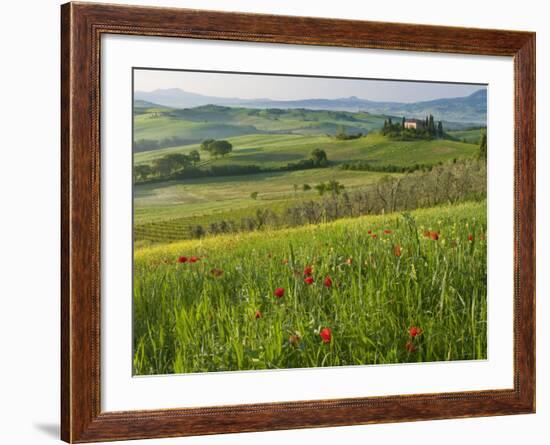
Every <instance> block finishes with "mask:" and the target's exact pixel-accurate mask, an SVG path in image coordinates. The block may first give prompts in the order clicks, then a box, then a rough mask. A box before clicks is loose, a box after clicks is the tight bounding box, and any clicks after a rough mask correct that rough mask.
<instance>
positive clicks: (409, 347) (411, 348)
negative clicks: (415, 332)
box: [405, 340, 416, 352]
mask: <svg viewBox="0 0 550 445" xmlns="http://www.w3.org/2000/svg"><path fill="white" fill-rule="evenodd" d="M405 349H407V351H408V352H415V351H416V346H415V345H414V343H413V342H412V341H410V340H409V341H408V342H407V343H405Z"/></svg>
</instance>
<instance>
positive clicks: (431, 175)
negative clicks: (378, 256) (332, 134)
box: [186, 159, 487, 238]
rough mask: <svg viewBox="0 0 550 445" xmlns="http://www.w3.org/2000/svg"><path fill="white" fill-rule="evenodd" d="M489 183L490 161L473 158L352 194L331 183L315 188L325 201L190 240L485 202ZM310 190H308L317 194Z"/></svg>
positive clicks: (211, 229) (220, 224)
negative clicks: (423, 208) (462, 202)
mask: <svg viewBox="0 0 550 445" xmlns="http://www.w3.org/2000/svg"><path fill="white" fill-rule="evenodd" d="M486 180H487V167H486V164H485V162H483V161H482V160H478V159H469V160H462V161H455V162H448V163H445V164H443V165H436V166H433V167H432V169H431V170H429V171H421V170H418V171H415V172H413V173H409V174H406V175H403V176H399V177H394V176H390V175H388V176H384V177H383V178H381V179H380V180H379V181H378V182H376V183H374V184H371V185H369V186H366V187H363V188H361V189H358V190H353V191H348V190H346V189H345V187H344V186H343V185H342V184H340V183H339V182H338V181H329V182H328V183H321V184H318V185H316V186H315V187H314V188H315V189H316V190H317V191H318V192H319V195H320V198H319V199H311V200H304V201H301V202H299V203H296V204H293V205H291V206H289V207H287V208H286V209H285V210H283V211H280V212H275V211H273V210H271V209H256V210H255V211H254V212H252V213H251V214H250V215H249V216H246V217H242V218H240V219H238V220H220V221H217V222H214V223H211V224H209V225H200V224H198V225H193V226H191V227H189V229H188V233H187V234H186V235H187V236H188V237H190V238H201V237H203V236H206V235H218V234H223V233H233V232H247V231H256V230H262V229H265V228H285V227H295V226H301V225H305V224H319V223H323V222H329V221H334V220H337V219H340V218H350V217H357V216H363V215H374V214H381V213H387V212H396V211H408V210H413V209H417V208H421V207H433V206H436V205H440V204H456V203H458V202H461V201H467V200H480V199H484V198H485V197H486V194H487V183H486ZM305 185H306V184H305ZM308 187H309V188H308V190H309V189H311V187H310V186H309V185H308ZM295 189H296V190H297V187H295ZM304 190H305V189H304ZM321 190H322V191H321Z"/></svg>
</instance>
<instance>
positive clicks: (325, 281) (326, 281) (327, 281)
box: [323, 276, 332, 287]
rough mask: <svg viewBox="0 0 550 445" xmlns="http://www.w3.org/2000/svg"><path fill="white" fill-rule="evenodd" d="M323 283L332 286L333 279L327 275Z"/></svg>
mask: <svg viewBox="0 0 550 445" xmlns="http://www.w3.org/2000/svg"><path fill="white" fill-rule="evenodd" d="M323 284H324V285H325V287H332V279H331V278H330V277H328V276H327V277H325V280H324V281H323Z"/></svg>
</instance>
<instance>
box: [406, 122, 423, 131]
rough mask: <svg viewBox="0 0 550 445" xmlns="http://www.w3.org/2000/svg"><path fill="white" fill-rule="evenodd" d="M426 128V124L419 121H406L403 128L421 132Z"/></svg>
mask: <svg viewBox="0 0 550 445" xmlns="http://www.w3.org/2000/svg"><path fill="white" fill-rule="evenodd" d="M425 127H426V123H425V122H424V121H423V120H420V119H406V120H405V128H413V129H415V130H421V129H423V128H425Z"/></svg>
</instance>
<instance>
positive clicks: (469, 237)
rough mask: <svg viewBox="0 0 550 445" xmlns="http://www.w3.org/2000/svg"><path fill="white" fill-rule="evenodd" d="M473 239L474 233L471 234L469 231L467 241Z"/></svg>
mask: <svg viewBox="0 0 550 445" xmlns="http://www.w3.org/2000/svg"><path fill="white" fill-rule="evenodd" d="M473 240H474V235H472V234H471V233H470V234H469V235H468V241H473Z"/></svg>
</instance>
